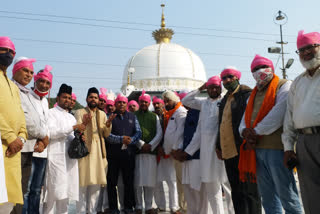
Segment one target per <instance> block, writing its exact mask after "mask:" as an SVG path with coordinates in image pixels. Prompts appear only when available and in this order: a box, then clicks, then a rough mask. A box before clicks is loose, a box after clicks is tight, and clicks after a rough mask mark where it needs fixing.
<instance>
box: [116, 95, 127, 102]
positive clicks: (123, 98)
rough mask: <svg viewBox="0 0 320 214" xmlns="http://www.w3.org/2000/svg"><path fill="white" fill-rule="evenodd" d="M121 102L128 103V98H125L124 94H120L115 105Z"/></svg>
mask: <svg viewBox="0 0 320 214" xmlns="http://www.w3.org/2000/svg"><path fill="white" fill-rule="evenodd" d="M120 101H122V102H125V103H128V98H127V97H125V96H124V95H123V94H118V96H117V98H116V100H115V103H117V102H120Z"/></svg>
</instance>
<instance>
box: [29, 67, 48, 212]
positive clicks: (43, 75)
mask: <svg viewBox="0 0 320 214" xmlns="http://www.w3.org/2000/svg"><path fill="white" fill-rule="evenodd" d="M51 70H52V67H51V66H50V65H46V66H45V68H44V69H43V70H40V71H39V72H38V73H37V75H35V76H34V87H33V88H31V89H32V90H31V92H30V95H31V96H32V99H33V101H32V103H33V105H34V107H35V108H36V110H37V113H38V115H39V117H40V121H41V124H42V126H43V129H44V130H45V133H46V135H45V136H46V137H45V138H41V137H40V138H38V139H37V140H36V143H35V151H41V150H43V149H44V150H43V152H41V153H39V152H34V153H33V154H32V156H33V157H32V167H31V174H30V178H29V185H28V190H27V193H26V194H25V197H24V199H25V203H24V205H23V213H26V212H28V213H39V206H40V195H41V188H42V186H43V180H44V175H45V170H46V164H47V149H45V147H46V146H47V145H48V135H47V134H48V125H47V124H48V111H49V108H48V100H47V98H46V97H45V96H46V95H47V94H48V93H49V90H50V89H51V87H52V74H51V72H50V71H51Z"/></svg>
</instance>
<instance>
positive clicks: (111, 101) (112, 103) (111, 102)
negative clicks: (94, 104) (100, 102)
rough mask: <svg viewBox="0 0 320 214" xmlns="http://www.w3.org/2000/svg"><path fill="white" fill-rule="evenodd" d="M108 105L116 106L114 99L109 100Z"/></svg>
mask: <svg viewBox="0 0 320 214" xmlns="http://www.w3.org/2000/svg"><path fill="white" fill-rule="evenodd" d="M106 105H112V106H114V101H113V100H107V101H106Z"/></svg>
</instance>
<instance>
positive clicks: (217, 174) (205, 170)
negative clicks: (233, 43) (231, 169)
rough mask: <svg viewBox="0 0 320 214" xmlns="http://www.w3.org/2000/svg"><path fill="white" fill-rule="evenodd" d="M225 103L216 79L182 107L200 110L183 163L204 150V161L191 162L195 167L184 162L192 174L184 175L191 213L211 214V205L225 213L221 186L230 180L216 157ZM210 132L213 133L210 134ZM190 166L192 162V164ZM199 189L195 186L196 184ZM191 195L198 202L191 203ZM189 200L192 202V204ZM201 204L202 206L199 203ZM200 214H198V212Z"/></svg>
mask: <svg viewBox="0 0 320 214" xmlns="http://www.w3.org/2000/svg"><path fill="white" fill-rule="evenodd" d="M205 89H207V94H208V95H209V97H208V98H207V99H199V98H198V97H199V95H200V93H201V91H203V90H205ZM220 101H221V79H220V77H219V76H213V77H211V78H209V79H208V81H207V82H206V83H205V84H203V85H202V86H201V87H200V88H199V89H197V90H194V91H191V92H190V93H188V94H187V95H186V96H185V97H184V98H183V99H182V104H183V105H185V106H188V107H190V108H191V109H196V110H200V116H199V123H198V127H197V130H196V132H195V133H194V135H193V138H192V140H191V142H190V144H189V145H188V146H187V147H186V148H185V149H184V150H183V151H182V152H181V156H182V159H183V160H186V159H187V157H188V156H189V157H190V156H194V155H195V154H196V152H197V151H198V150H199V149H200V160H196V159H194V160H191V161H192V163H193V164H188V162H184V163H185V164H184V167H185V168H188V169H186V170H184V171H189V172H190V173H191V174H193V175H197V176H190V175H191V174H183V180H185V181H186V182H185V185H184V188H185V194H186V198H187V203H188V210H189V204H193V206H192V207H191V208H190V209H194V212H197V211H198V213H207V210H208V207H209V204H208V202H209V203H210V205H211V208H212V212H213V213H217V214H219V213H224V208H223V200H222V192H221V185H222V184H223V183H225V181H226V180H227V177H226V172H225V167H224V163H223V161H221V160H219V159H218V157H217V155H216V153H215V144H216V139H217V134H218V126H219V120H218V116H219V115H218V108H219V107H218V103H219V102H220ZM208 130H210V132H208ZM189 163H190V162H189ZM196 183H197V184H198V185H194V184H196ZM190 195H192V197H196V198H197V199H196V200H193V201H192V200H190V198H192V197H190ZM188 198H189V201H188ZM197 201H198V203H197ZM196 210H197V211H196Z"/></svg>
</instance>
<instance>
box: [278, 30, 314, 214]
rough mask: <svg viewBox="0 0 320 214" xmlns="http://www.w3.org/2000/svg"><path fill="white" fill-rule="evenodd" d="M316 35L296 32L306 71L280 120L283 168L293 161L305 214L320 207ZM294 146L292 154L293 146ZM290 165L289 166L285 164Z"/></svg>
mask: <svg viewBox="0 0 320 214" xmlns="http://www.w3.org/2000/svg"><path fill="white" fill-rule="evenodd" d="M319 45H320V33H318V32H312V33H304V32H303V31H300V32H299V34H298V38H297V48H298V51H297V53H298V54H299V58H300V62H301V64H302V65H303V67H304V68H305V69H306V71H305V72H303V73H302V74H300V75H299V76H298V77H297V78H296V79H295V80H294V81H293V83H292V85H291V88H290V91H289V95H288V103H287V112H286V116H285V120H284V125H283V128H284V132H283V134H282V141H283V144H284V150H285V155H284V164H286V165H287V166H288V163H290V161H289V160H292V159H293V160H294V159H297V169H298V175H299V182H300V188H301V197H302V202H303V206H304V210H305V213H306V214H310V213H319V210H320V203H319V198H318V197H317V195H319V194H320V185H319V177H320V167H319V166H320V156H319V148H320V144H319V142H320V108H319V106H320V87H319V85H320V47H319ZM296 142H297V144H296V153H295V152H294V144H295V143H296ZM289 165H290V164H289Z"/></svg>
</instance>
